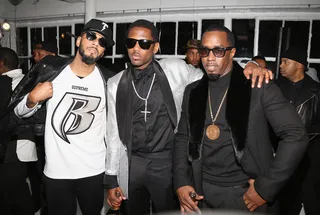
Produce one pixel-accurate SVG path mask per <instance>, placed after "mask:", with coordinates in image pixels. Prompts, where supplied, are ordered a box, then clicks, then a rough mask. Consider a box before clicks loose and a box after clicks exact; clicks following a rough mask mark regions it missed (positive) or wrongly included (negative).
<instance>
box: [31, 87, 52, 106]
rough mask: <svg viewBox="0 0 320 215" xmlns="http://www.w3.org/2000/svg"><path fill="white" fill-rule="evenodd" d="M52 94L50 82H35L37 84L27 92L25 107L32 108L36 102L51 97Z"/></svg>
mask: <svg viewBox="0 0 320 215" xmlns="http://www.w3.org/2000/svg"><path fill="white" fill-rule="evenodd" d="M52 95H53V87H52V83H51V82H48V81H47V82H43V83H39V84H37V86H36V87H35V88H34V89H33V90H32V91H31V92H30V93H29V96H28V100H27V107H28V108H32V107H34V106H35V105H36V104H37V103H38V102H42V101H45V100H47V99H48V98H51V97H52Z"/></svg>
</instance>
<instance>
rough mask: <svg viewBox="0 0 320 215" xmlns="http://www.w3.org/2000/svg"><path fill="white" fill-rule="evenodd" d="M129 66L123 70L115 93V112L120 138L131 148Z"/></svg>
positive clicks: (130, 77) (130, 78) (130, 79)
mask: <svg viewBox="0 0 320 215" xmlns="http://www.w3.org/2000/svg"><path fill="white" fill-rule="evenodd" d="M131 69H132V68H131V66H130V65H129V67H128V68H127V69H126V70H124V72H123V74H122V76H121V78H120V81H119V84H118V89H117V94H116V114H117V122H118V131H119V137H120V140H121V141H122V142H123V144H125V145H126V146H127V147H128V148H131V138H132V90H133V89H132V84H131V81H132V73H131Z"/></svg>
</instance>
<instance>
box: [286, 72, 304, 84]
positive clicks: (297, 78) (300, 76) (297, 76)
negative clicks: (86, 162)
mask: <svg viewBox="0 0 320 215" xmlns="http://www.w3.org/2000/svg"><path fill="white" fill-rule="evenodd" d="M303 78H304V72H297V73H296V74H295V75H293V76H292V77H289V78H288V79H289V80H290V81H291V82H293V83H296V82H298V81H301V80H302V79H303Z"/></svg>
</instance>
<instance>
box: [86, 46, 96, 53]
mask: <svg viewBox="0 0 320 215" xmlns="http://www.w3.org/2000/svg"><path fill="white" fill-rule="evenodd" d="M86 49H94V50H96V52H97V53H99V52H98V49H97V48H96V47H87V48H86Z"/></svg>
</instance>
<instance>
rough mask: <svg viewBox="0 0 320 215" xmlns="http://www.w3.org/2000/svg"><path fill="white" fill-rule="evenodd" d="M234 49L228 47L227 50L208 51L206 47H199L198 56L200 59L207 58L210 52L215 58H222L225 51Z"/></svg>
mask: <svg viewBox="0 0 320 215" xmlns="http://www.w3.org/2000/svg"><path fill="white" fill-rule="evenodd" d="M233 48H234V47H232V46H230V47H227V48H222V47H217V48H213V49H209V48H206V47H201V48H199V49H198V52H199V55H200V57H208V55H209V54H210V51H212V53H213V55H214V56H216V57H219V58H221V57H224V56H225V54H226V51H228V50H231V49H233Z"/></svg>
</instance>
